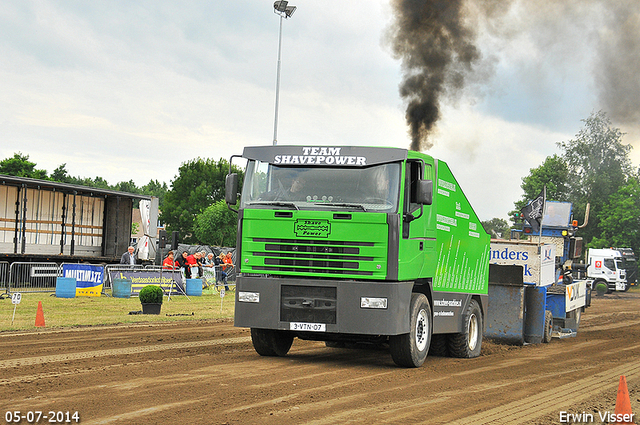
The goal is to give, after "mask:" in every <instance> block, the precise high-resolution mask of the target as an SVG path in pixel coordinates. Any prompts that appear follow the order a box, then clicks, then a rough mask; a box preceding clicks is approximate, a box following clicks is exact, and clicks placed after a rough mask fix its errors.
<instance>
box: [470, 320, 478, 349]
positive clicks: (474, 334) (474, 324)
mask: <svg viewBox="0 0 640 425" xmlns="http://www.w3.org/2000/svg"><path fill="white" fill-rule="evenodd" d="M477 345H478V316H476V315H475V314H472V315H471V317H469V350H471V351H473V350H475V349H476V346H477Z"/></svg>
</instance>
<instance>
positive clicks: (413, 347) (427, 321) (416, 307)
mask: <svg viewBox="0 0 640 425" xmlns="http://www.w3.org/2000/svg"><path fill="white" fill-rule="evenodd" d="M409 321H410V332H409V333H408V334H402V335H393V336H390V337H389V351H390V352H391V358H392V359H393V361H394V363H395V364H397V365H398V366H403V367H420V366H422V364H423V363H424V361H425V359H426V358H427V353H428V352H429V345H430V343H431V332H432V330H433V324H432V319H431V306H430V305H429V300H428V299H427V297H426V296H425V295H424V294H419V293H414V294H412V295H411V306H410V310H409Z"/></svg>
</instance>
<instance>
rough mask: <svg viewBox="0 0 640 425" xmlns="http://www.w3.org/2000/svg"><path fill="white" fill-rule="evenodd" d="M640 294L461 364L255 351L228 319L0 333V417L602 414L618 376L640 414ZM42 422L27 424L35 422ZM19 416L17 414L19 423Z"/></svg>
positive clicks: (521, 419) (595, 306)
mask: <svg viewBox="0 0 640 425" xmlns="http://www.w3.org/2000/svg"><path fill="white" fill-rule="evenodd" d="M639 307H640V293H638V292H635V293H626V294H612V295H607V296H606V297H605V298H604V299H602V298H597V299H594V300H593V303H592V307H591V308H589V309H588V310H587V311H586V313H585V314H583V316H582V323H581V329H580V332H579V334H578V336H577V337H576V338H567V339H562V340H557V339H554V340H553V341H552V342H551V343H550V344H539V345H529V346H525V347H512V346H504V345H498V344H492V343H487V342H485V344H484V346H483V354H482V356H481V357H479V358H477V359H472V360H463V359H453V358H444V357H430V358H428V359H427V362H426V363H425V365H424V366H423V367H421V368H419V369H402V368H398V367H396V366H395V365H394V364H393V362H392V360H391V357H390V355H389V352H388V350H385V349H384V348H377V349H367V350H356V349H331V348H326V347H325V346H324V344H322V343H315V342H304V341H299V340H295V341H294V345H293V347H292V349H291V351H290V353H289V355H288V356H287V357H284V358H265V357H259V356H258V355H257V354H256V353H255V352H254V350H253V348H252V346H251V343H250V339H249V333H248V331H247V330H244V329H237V328H234V327H233V324H232V323H230V322H218V323H216V322H191V323H186V324H183V323H180V324H171V325H153V326H148V325H145V326H128V327H124V326H117V327H104V328H84V329H74V330H65V331H40V332H27V333H21V334H16V333H4V334H0V407H2V409H0V413H2V415H3V420H4V415H5V413H6V412H7V411H9V410H10V411H16V410H17V411H21V412H22V414H26V413H27V412H29V411H42V412H43V414H44V415H48V414H49V411H56V412H58V411H62V412H67V411H70V412H72V413H73V412H75V411H77V412H78V413H79V415H80V423H82V424H85V425H86V424H112V423H113V424H150V423H154V424H169V423H185V424H192V423H211V424H245V423H260V424H263V425H268V424H299V423H305V424H319V425H320V424H338V423H339V424H344V423H369V424H378V423H399V424H408V423H411V424H413V423H425V424H451V423H456V424H489V423H491V424H493V423H495V424H524V423H528V424H557V423H560V412H561V411H567V412H569V413H573V414H580V413H583V412H587V413H591V414H592V415H593V416H594V421H593V422H588V423H602V422H601V421H600V419H599V417H598V412H602V413H603V414H604V412H606V411H610V412H612V413H613V410H614V405H615V400H616V392H617V388H618V381H619V376H620V375H626V378H627V382H628V386H629V391H630V393H631V405H632V408H633V411H634V413H636V417H635V419H636V422H638V423H640V420H638V416H639V415H640V308H639ZM45 422H46V421H44V420H43V419H41V421H40V422H39V423H45ZM22 423H27V421H26V420H23V421H22Z"/></svg>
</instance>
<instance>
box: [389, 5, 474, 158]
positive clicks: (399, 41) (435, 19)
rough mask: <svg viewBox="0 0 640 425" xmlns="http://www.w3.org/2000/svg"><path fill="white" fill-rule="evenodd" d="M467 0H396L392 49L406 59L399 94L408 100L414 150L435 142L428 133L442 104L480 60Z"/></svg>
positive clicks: (408, 119) (463, 83) (399, 56)
mask: <svg viewBox="0 0 640 425" xmlns="http://www.w3.org/2000/svg"><path fill="white" fill-rule="evenodd" d="M463 3H464V1H463V0H392V5H393V8H394V10H395V23H394V25H393V27H392V28H391V30H390V33H389V37H390V38H391V42H392V48H393V53H394V55H395V56H396V58H399V59H401V60H402V72H403V81H402V83H401V84H400V95H401V96H402V98H403V99H404V100H405V101H406V102H407V111H406V119H407V124H408V125H409V133H410V136H411V147H410V149H411V150H425V149H429V148H431V147H432V146H433V143H431V142H429V141H428V136H429V134H430V133H431V131H432V130H433V128H434V125H435V123H436V122H437V121H438V119H439V118H440V102H441V98H442V97H443V96H445V95H455V94H456V93H458V92H459V91H460V90H461V89H462V88H463V87H464V85H465V78H466V76H467V74H468V73H470V72H471V71H472V70H473V65H474V63H476V62H477V61H478V60H479V59H480V52H479V50H478V49H477V48H476V46H475V45H474V41H475V38H476V36H475V32H474V31H473V30H472V29H471V28H468V27H467V26H465V23H464V22H465V19H464V18H465V16H464V11H465V9H464V7H463V6H464V4H463Z"/></svg>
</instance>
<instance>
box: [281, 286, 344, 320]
mask: <svg viewBox="0 0 640 425" xmlns="http://www.w3.org/2000/svg"><path fill="white" fill-rule="evenodd" d="M336 293H337V291H336V288H335V287H327V286H297V285H282V286H281V289H280V320H281V321H282V322H305V323H327V324H335V323H336Z"/></svg>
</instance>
